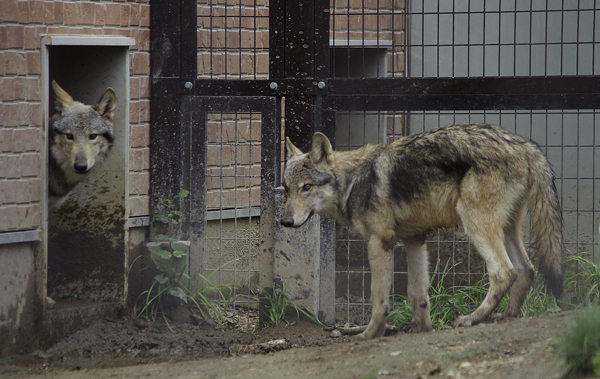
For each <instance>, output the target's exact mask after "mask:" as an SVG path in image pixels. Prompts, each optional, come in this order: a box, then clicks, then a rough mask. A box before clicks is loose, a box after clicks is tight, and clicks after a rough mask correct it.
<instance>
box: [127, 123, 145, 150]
mask: <svg viewBox="0 0 600 379" xmlns="http://www.w3.org/2000/svg"><path fill="white" fill-rule="evenodd" d="M149 132H150V127H149V126H148V125H132V126H131V134H130V136H129V144H130V146H131V147H145V146H148V145H149V143H150V141H149V135H150V133H149Z"/></svg>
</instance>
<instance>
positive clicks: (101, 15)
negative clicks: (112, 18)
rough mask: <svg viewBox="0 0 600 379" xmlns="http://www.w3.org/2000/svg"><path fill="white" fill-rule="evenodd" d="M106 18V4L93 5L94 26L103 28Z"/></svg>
mask: <svg viewBox="0 0 600 379" xmlns="http://www.w3.org/2000/svg"><path fill="white" fill-rule="evenodd" d="M105 18H106V4H104V3H100V4H98V3H94V25H96V26H104V22H105Z"/></svg>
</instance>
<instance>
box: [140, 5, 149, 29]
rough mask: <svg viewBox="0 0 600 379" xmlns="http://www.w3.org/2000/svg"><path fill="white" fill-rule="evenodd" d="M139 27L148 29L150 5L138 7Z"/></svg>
mask: <svg viewBox="0 0 600 379" xmlns="http://www.w3.org/2000/svg"><path fill="white" fill-rule="evenodd" d="M140 26H144V27H150V5H140Z"/></svg>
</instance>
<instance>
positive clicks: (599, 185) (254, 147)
mask: <svg viewBox="0 0 600 379" xmlns="http://www.w3.org/2000/svg"><path fill="white" fill-rule="evenodd" d="M598 12H599V11H598V10H597V9H596V4H595V2H593V1H577V2H575V1H558V0H552V1H541V0H531V1H529V2H527V3H524V2H516V1H506V2H505V1H503V2H500V1H499V0H495V1H493V0H486V1H483V2H482V1H470V0H456V1H453V2H448V1H441V0H435V1H434V0H430V1H429V0H428V1H404V0H330V1H324V0H309V1H300V2H299V1H286V0H270V1H268V0H219V1H217V0H198V1H193V0H183V1H180V2H170V1H167V0H157V1H153V2H152V104H151V112H152V129H151V133H152V135H151V144H152V149H151V167H152V179H151V192H152V194H151V209H153V208H154V207H155V206H156V205H157V204H158V203H159V202H160V199H162V198H167V197H169V196H172V195H173V194H175V193H177V192H178V191H179V190H180V189H183V188H186V189H191V190H192V197H191V199H184V200H182V201H181V204H180V205H181V206H182V207H183V209H185V210H188V212H186V214H189V215H191V217H190V218H189V219H188V220H184V222H182V223H181V224H180V229H179V233H180V235H181V237H182V238H185V239H190V238H191V239H192V240H193V241H195V242H194V244H193V246H194V249H195V250H194V252H193V253H192V258H191V262H190V264H191V267H192V268H193V269H194V270H217V269H219V268H220V267H221V266H222V265H223V264H224V263H227V262H229V261H230V259H229V258H233V260H235V259H236V258H235V257H236V254H237V252H238V251H239V252H240V254H242V255H243V253H242V252H243V251H245V250H244V249H245V248H241V247H239V246H238V245H240V244H241V245H247V246H248V248H247V250H248V251H250V250H252V249H253V247H252V246H256V247H257V249H258V250H257V251H258V253H257V254H258V255H257V256H256V257H257V258H256V257H255V258H256V259H255V258H251V257H252V254H249V255H248V256H246V257H245V258H244V259H243V260H241V262H244V263H243V265H242V266H243V267H242V266H239V267H238V266H235V267H225V269H223V275H224V280H233V281H235V282H236V283H237V280H238V277H241V278H243V280H241V281H240V282H239V283H237V285H238V287H240V288H243V290H244V291H251V289H250V288H251V287H252V286H254V285H256V284H260V285H261V286H263V287H271V286H272V278H273V271H272V270H273V266H272V259H273V257H272V252H271V251H269V250H268V248H267V247H268V246H270V245H269V244H270V243H271V242H272V238H273V235H272V225H274V223H275V222H277V220H274V219H273V215H274V212H273V209H272V204H273V203H272V193H273V190H274V188H275V187H277V186H279V184H280V183H279V175H280V169H281V162H280V159H281V145H280V142H281V131H283V133H284V135H285V136H288V137H290V139H291V140H292V141H293V142H294V143H295V144H297V145H298V146H299V147H300V148H301V149H304V150H306V148H307V147H308V144H309V142H310V138H311V136H312V134H313V133H314V132H315V131H321V132H323V133H325V134H326V135H327V136H328V137H329V138H330V139H331V140H332V142H334V143H335V144H336V145H337V146H336V147H337V148H338V149H351V148H355V147H357V146H361V145H363V144H364V143H366V142H382V143H387V142H389V141H391V140H393V139H395V138H397V137H399V136H402V135H406V134H409V133H415V132H419V131H423V130H429V129H431V128H433V127H436V126H439V125H443V124H453V123H467V122H488V123H493V124H500V125H501V126H503V127H504V128H506V129H508V130H511V131H513V132H516V133H518V134H521V135H524V136H525V137H528V138H532V139H534V140H535V141H536V142H538V144H540V146H541V147H542V149H543V150H545V152H546V153H547V154H548V156H549V158H550V160H551V162H552V163H553V165H554V167H555V170H556V171H557V175H558V182H557V185H558V187H559V191H560V195H561V201H562V205H563V217H564V220H565V229H564V237H565V243H566V244H565V246H566V248H567V249H568V250H569V251H571V252H577V251H589V252H593V251H595V249H596V247H597V245H598V226H599V224H600V217H599V216H598V211H599V210H600V171H599V168H598V165H596V164H595V161H596V160H597V149H598V146H600V137H599V136H598V134H597V133H596V132H595V125H596V120H597V119H598V117H599V113H598V111H597V109H596V108H598V106H597V104H600V77H599V76H598V75H597V74H598V72H599V70H600V60H599V59H596V56H597V55H598V54H599V53H600V49H598V48H597V47H598V42H597V40H598V38H597V35H598V33H600V25H599V22H600V18H599V17H597V16H599V13H598ZM259 115H260V116H259ZM259 118H260V120H261V121H260V122H255V123H256V127H257V128H260V130H261V132H260V133H259V134H260V140H258V137H257V138H256V139H252V137H251V136H250V134H252V132H251V131H249V132H248V133H250V134H249V137H248V138H246V137H243V138H242V140H243V141H241V140H240V133H239V127H240V125H252V123H253V120H255V121H256V120H258V119H259ZM598 121H599V122H600V120H598ZM211 122H213V123H215V125H216V124H218V125H220V126H215V127H214V130H215V131H217V134H215V135H211V136H212V137H211V136H209V133H210V125H209V124H210V123H211ZM244 127H245V126H244ZM228 128H229V129H228ZM228 133H230V134H228ZM213 137H214V138H213ZM230 137H231V138H232V139H231V138H230ZM211 138H212V139H211ZM236 146H238V147H236ZM211 151H212V152H214V154H217V155H216V157H217V158H215V157H213V156H212V154H213V153H211ZM216 151H219V153H216ZM246 151H247V152H248V154H250V155H248V160H247V161H242V160H240V161H238V158H240V159H241V157H239V156H238V153H239V154H241V155H244V154H246V153H245V152H246ZM259 151H260V156H261V159H260V162H257V161H256V160H255V158H256V155H254V156H252V154H259ZM250 152H253V153H250ZM226 154H229V156H228V158H227V159H229V160H224V157H225V155H226ZM213 158H214V159H213ZM211 159H213V161H211ZM258 164H260V170H261V174H260V175H259V174H258V173H257V172H256V170H257V168H256V167H257V165H258ZM253 170H254V171H253ZM258 178H260V185H259V184H258V183H257V179H258ZM246 183H247V185H246ZM258 188H260V201H259V203H256V202H253V201H255V200H256V198H254V199H255V200H253V197H252V193H256V191H258ZM237 190H239V191H242V192H244V191H245V192H244V193H246V192H247V195H240V193H241V192H240V193H237V194H236V193H235V191H237ZM211 191H212V192H211ZM232 191H233V192H234V195H232V196H233V198H229V199H230V200H227V199H228V196H230V195H229V193H230V192H232ZM217 193H218V194H219V195H215V194H217ZM211 196H212V197H211ZM213 197H214V199H213V200H210V199H209V198H213ZM231 199H232V200H231ZM211 201H213V203H211ZM211 207H212V208H211ZM270 207H271V208H270ZM258 218H259V219H260V222H259V232H258V234H253V233H254V232H253V227H252V225H253V223H255V222H256V220H257V219H258ZM242 219H243V220H244V221H243V222H244V223H245V224H243V225H247V230H246V229H244V231H242V230H241V227H240V226H239V225H242V224H241V220H242ZM253 220H254V221H253ZM207 223H217V224H218V227H216V228H215V230H218V232H215V233H216V234H213V235H211V234H210V233H209V232H208V229H206V225H207ZM231 224H232V225H233V226H231ZM229 226H231V227H229ZM244 228H246V226H244ZM236 233H237V234H236ZM240 233H241V234H244V236H243V237H240ZM336 234H337V247H336V249H335V250H336V251H335V259H336V276H335V284H336V285H335V287H336V290H335V294H332V298H335V306H336V309H335V310H336V315H335V317H336V319H340V320H341V319H344V320H351V321H355V322H359V323H361V322H364V320H365V318H367V317H368V313H369V308H368V304H367V301H368V298H369V293H368V289H369V281H370V276H369V271H368V265H367V263H366V253H365V248H364V243H363V241H362V240H360V239H359V238H357V237H356V236H353V235H352V234H350V233H349V232H348V231H346V230H343V229H341V228H338V229H337V231H336V230H334V228H329V229H324V230H322V237H323V238H331V237H332V236H333V235H336ZM253 235H254V236H257V237H252V236H253ZM430 239H431V241H429V251H430V254H432V255H433V259H432V261H435V260H438V261H441V262H442V265H443V263H444V262H445V261H446V260H450V262H451V263H452V265H454V264H456V263H460V264H459V265H458V266H456V267H455V268H454V271H453V274H454V275H453V276H452V278H453V279H452V280H453V281H454V282H455V283H456V284H458V283H464V282H465V281H466V282H469V280H471V279H470V278H471V277H472V275H480V274H481V273H482V272H483V267H482V264H481V262H480V260H479V258H478V256H477V255H476V254H473V255H472V254H471V251H472V249H471V247H470V244H469V242H468V240H466V238H465V237H464V236H463V235H462V232H461V230H460V229H450V230H440V231H439V232H438V233H435V234H432V235H431V236H430ZM398 249H401V247H399V248H398ZM215 251H216V252H219V257H218V259H217V258H214V259H213V258H208V254H210V253H211V252H215ZM223 253H226V254H225V255H223ZM227 254H233V255H227ZM329 254H333V253H332V252H329ZM398 256H399V255H398ZM253 260H254V263H252V262H253ZM256 262H258V263H256ZM432 266H433V265H432ZM433 268H434V267H431V269H433ZM227 269H231V270H232V271H233V274H232V275H234V277H230V276H228V275H229V274H227ZM394 271H395V274H394V290H395V293H403V292H405V281H406V272H405V271H406V267H405V263H404V262H403V260H402V259H396V262H395V270H394ZM247 278H254V279H248V280H246V279H247ZM243 281H246V282H245V283H246V284H245V286H246V287H244V284H243V283H242V282H243Z"/></svg>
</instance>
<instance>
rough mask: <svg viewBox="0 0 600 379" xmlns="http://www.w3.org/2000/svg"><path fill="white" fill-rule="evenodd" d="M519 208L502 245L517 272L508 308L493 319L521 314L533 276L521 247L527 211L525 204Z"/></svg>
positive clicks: (507, 229)
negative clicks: (523, 224)
mask: <svg viewBox="0 0 600 379" xmlns="http://www.w3.org/2000/svg"><path fill="white" fill-rule="evenodd" d="M520 208H521V209H519V211H518V214H517V217H515V220H514V222H512V223H511V224H509V225H508V226H507V227H506V228H505V229H504V244H505V246H506V251H507V252H508V257H509V258H510V261H511V263H512V264H513V266H514V268H515V270H516V272H517V279H516V280H515V282H514V283H513V285H512V287H511V288H510V296H509V299H508V306H507V307H506V309H505V310H504V312H503V313H502V314H499V315H495V316H494V318H495V319H506V318H513V317H517V316H519V315H520V314H521V307H522V306H523V303H524V302H525V299H526V297H527V293H528V292H529V289H530V288H531V283H532V282H533V279H534V275H535V269H534V267H533V264H532V263H531V261H530V260H529V257H528V256H527V251H526V250H525V246H524V245H523V230H522V223H523V219H524V218H525V214H526V212H527V209H526V207H525V204H523V205H521V207H520Z"/></svg>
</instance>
